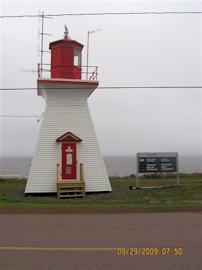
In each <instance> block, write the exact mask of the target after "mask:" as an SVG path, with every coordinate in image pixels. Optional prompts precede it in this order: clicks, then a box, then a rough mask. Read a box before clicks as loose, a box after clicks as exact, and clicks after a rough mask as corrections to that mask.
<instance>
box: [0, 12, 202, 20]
mask: <svg viewBox="0 0 202 270" xmlns="http://www.w3.org/2000/svg"><path fill="white" fill-rule="evenodd" d="M165 14H174V15H179V14H202V11H159V12H158V11H146V12H101V13H62V14H46V15H45V16H44V17H61V16H103V15H165ZM38 17H42V15H5V16H0V19H6V18H38Z"/></svg>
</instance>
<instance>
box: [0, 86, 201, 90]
mask: <svg viewBox="0 0 202 270" xmlns="http://www.w3.org/2000/svg"><path fill="white" fill-rule="evenodd" d="M175 88H177V89H183V88H186V89H191V88H194V89H201V88H202V86H103V87H102V86H100V87H97V88H96V89H175ZM36 89H38V88H37V87H28V88H0V91H30V90H36ZM47 89H49V90H50V89H83V88H79V87H76V88H68V87H67V88H65V87H48V88H47Z"/></svg>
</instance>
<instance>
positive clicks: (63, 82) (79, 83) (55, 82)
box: [38, 79, 98, 86]
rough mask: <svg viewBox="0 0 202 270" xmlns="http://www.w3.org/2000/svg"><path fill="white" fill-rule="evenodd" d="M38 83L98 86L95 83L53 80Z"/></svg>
mask: <svg viewBox="0 0 202 270" xmlns="http://www.w3.org/2000/svg"><path fill="white" fill-rule="evenodd" d="M38 83H54V84H78V85H82V84H83V85H95V86H98V83H95V82H92V83H91V82H71V81H69V82H68V81H53V80H51V81H50V80H47V81H44V80H40V79H38Z"/></svg>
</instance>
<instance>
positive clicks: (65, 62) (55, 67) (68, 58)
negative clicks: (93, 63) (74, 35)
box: [49, 26, 83, 79]
mask: <svg viewBox="0 0 202 270" xmlns="http://www.w3.org/2000/svg"><path fill="white" fill-rule="evenodd" d="M49 49H50V50H51V78H61V79H81V51H82V49H83V45H82V44H80V43H79V42H77V41H75V40H72V39H70V38H69V36H68V30H67V27H66V26H65V35H64V39H60V40H57V41H54V42H51V43H50V46H49Z"/></svg>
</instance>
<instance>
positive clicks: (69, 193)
mask: <svg viewBox="0 0 202 270" xmlns="http://www.w3.org/2000/svg"><path fill="white" fill-rule="evenodd" d="M49 48H50V50H51V76H50V78H43V77H41V76H40V73H39V77H38V79H37V85H38V95H39V96H42V97H43V98H44V100H45V102H46V109H45V113H44V116H43V120H42V124H41V128H40V132H39V137H38V141H37V145H36V149H35V153H34V157H33V160H32V164H31V169H30V173H29V178H28V181H27V185H26V189H25V193H51V192H57V193H58V198H62V197H74V196H80V197H82V196H85V192H101V191H111V185H110V182H109V179H108V175H107V172H106V168H105V164H104V162H103V158H102V155H101V152H100V149H99V144H98V140H97V137H96V133H95V129H94V126H93V122H92V119H91V116H90V112H89V108H88V103H87V99H88V97H89V96H90V95H91V94H92V93H93V91H94V90H95V89H96V88H97V86H98V84H99V82H98V81H97V68H96V70H95V71H94V72H93V73H92V74H91V76H89V77H88V80H82V66H81V52H82V49H83V45H82V44H80V43H79V42H77V41H75V40H72V39H70V38H69V37H68V32H67V31H65V36H64V39H60V40H57V41H54V42H51V43H50V47H49Z"/></svg>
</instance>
